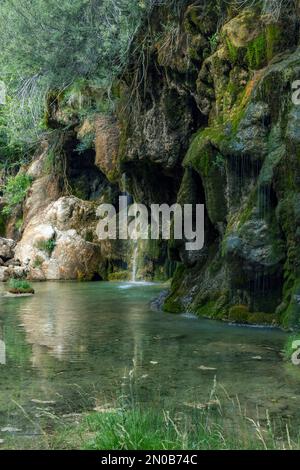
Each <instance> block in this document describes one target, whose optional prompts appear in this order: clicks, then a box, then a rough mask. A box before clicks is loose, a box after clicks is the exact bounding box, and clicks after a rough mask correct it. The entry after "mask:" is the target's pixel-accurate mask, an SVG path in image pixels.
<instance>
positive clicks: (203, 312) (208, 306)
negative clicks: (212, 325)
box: [196, 300, 216, 318]
mask: <svg viewBox="0 0 300 470" xmlns="http://www.w3.org/2000/svg"><path fill="white" fill-rule="evenodd" d="M215 305H216V301H215V300H210V301H209V302H206V303H205V304H204V305H201V306H200V307H198V308H197V309H196V314H197V315H199V316H200V317H206V318H212V317H214V313H215Z"/></svg>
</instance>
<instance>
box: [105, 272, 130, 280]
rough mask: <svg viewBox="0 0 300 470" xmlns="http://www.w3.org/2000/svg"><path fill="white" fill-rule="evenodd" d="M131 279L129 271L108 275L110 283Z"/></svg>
mask: <svg viewBox="0 0 300 470" xmlns="http://www.w3.org/2000/svg"><path fill="white" fill-rule="evenodd" d="M129 278H130V273H129V272H128V271H116V272H114V273H110V274H108V280H109V281H115V282H116V281H128V280H129Z"/></svg>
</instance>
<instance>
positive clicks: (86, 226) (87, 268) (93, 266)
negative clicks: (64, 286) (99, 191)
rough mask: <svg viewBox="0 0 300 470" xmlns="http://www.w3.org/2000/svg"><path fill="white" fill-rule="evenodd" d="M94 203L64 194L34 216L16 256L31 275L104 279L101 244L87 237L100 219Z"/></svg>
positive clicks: (39, 277)
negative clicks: (97, 217)
mask: <svg viewBox="0 0 300 470" xmlns="http://www.w3.org/2000/svg"><path fill="white" fill-rule="evenodd" d="M95 210H96V208H95V206H94V204H93V203H90V202H87V201H81V200H80V199H78V198H76V197H62V198H60V199H58V200H57V201H55V202H53V203H51V204H50V205H49V206H47V207H46V209H44V210H43V211H41V212H39V213H38V214H36V215H35V216H34V217H32V218H31V219H30V221H29V223H28V224H27V225H26V228H25V230H24V233H23V236H22V240H21V241H20V242H19V243H18V245H17V248H16V256H17V257H18V259H19V260H20V261H21V262H22V264H23V265H26V266H28V277H29V278H30V279H39V280H42V279H52V280H58V279H90V280H92V279H101V278H102V276H103V273H105V261H104V260H103V258H102V256H101V247H100V245H99V244H96V243H92V242H90V241H87V239H88V234H89V232H90V231H93V230H95V225H96V223H97V219H96V214H95Z"/></svg>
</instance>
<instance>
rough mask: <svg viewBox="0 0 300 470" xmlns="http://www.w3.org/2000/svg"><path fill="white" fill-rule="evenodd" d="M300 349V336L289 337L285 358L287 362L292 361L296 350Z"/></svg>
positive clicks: (285, 348) (285, 347)
mask: <svg viewBox="0 0 300 470" xmlns="http://www.w3.org/2000/svg"><path fill="white" fill-rule="evenodd" d="M297 349H298V350H299V349H300V334H299V333H298V334H296V333H295V334H293V335H291V336H289V338H288V340H287V342H286V344H285V346H284V357H285V359H286V360H287V361H290V360H291V358H292V355H293V354H294V353H295V351H296V350H297Z"/></svg>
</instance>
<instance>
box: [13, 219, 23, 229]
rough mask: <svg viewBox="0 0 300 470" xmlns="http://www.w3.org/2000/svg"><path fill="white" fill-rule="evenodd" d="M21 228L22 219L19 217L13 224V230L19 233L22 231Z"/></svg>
mask: <svg viewBox="0 0 300 470" xmlns="http://www.w3.org/2000/svg"><path fill="white" fill-rule="evenodd" d="M22 226H23V218H22V217H20V218H19V219H18V220H17V221H16V223H15V228H16V230H18V231H20V230H21V229H22Z"/></svg>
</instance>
